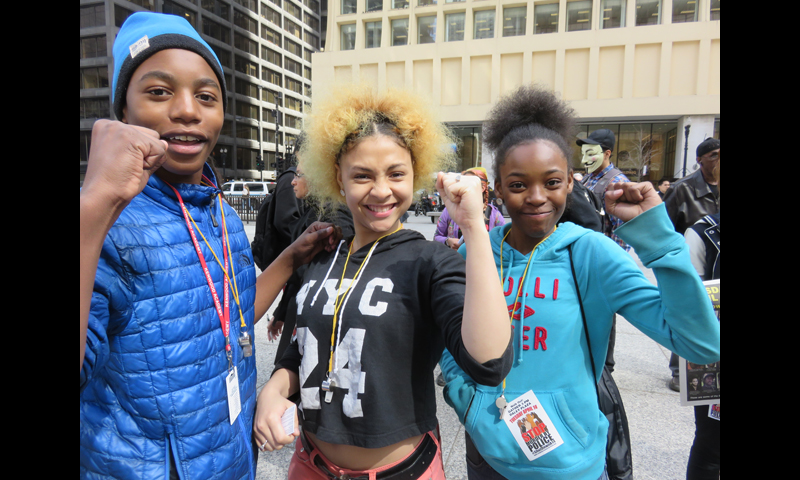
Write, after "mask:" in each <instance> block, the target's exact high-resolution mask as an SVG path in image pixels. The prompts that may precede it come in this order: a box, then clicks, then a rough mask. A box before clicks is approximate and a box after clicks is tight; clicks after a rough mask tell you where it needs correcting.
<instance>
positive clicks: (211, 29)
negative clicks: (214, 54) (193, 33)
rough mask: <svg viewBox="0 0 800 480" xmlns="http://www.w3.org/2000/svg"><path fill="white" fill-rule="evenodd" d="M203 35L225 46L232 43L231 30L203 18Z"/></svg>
mask: <svg viewBox="0 0 800 480" xmlns="http://www.w3.org/2000/svg"><path fill="white" fill-rule="evenodd" d="M203 34H204V35H208V36H209V37H211V38H214V39H216V40H219V41H220V42H222V43H225V44H229V43H231V29H230V28H228V27H223V26H222V25H220V24H219V23H217V22H214V21H211V20H209V19H208V18H206V17H203Z"/></svg>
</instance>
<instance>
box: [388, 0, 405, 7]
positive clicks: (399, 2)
mask: <svg viewBox="0 0 800 480" xmlns="http://www.w3.org/2000/svg"><path fill="white" fill-rule="evenodd" d="M392 8H408V0H392Z"/></svg>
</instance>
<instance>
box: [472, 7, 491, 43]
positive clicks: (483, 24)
mask: <svg viewBox="0 0 800 480" xmlns="http://www.w3.org/2000/svg"><path fill="white" fill-rule="evenodd" d="M474 20H475V30H474V31H473V35H472V38H474V39H480V38H494V10H481V11H479V12H475V18H474Z"/></svg>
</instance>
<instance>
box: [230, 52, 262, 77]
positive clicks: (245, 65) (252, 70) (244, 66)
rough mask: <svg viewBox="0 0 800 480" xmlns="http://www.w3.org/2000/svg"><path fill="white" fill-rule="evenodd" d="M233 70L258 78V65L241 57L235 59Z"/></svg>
mask: <svg viewBox="0 0 800 480" xmlns="http://www.w3.org/2000/svg"><path fill="white" fill-rule="evenodd" d="M233 69H234V70H236V71H237V72H242V73H245V74H247V75H251V76H253V77H256V78H258V65H256V64H255V63H253V62H251V61H249V60H247V59H246V58H244V57H240V56H239V55H236V56H235V57H234V59H233Z"/></svg>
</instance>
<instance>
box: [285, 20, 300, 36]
mask: <svg viewBox="0 0 800 480" xmlns="http://www.w3.org/2000/svg"><path fill="white" fill-rule="evenodd" d="M283 29H284V30H286V31H287V32H289V33H291V34H292V35H294V36H295V37H297V38H303V29H302V28H300V25H298V24H296V23H294V22H293V21H291V20H289V19H288V18H284V19H283Z"/></svg>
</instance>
